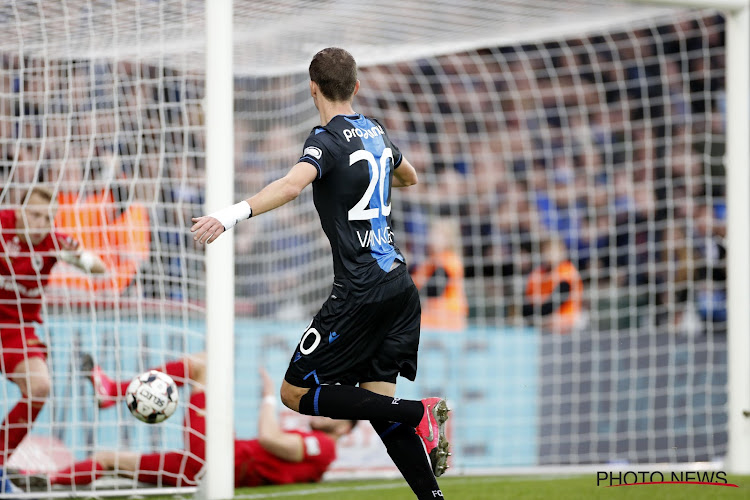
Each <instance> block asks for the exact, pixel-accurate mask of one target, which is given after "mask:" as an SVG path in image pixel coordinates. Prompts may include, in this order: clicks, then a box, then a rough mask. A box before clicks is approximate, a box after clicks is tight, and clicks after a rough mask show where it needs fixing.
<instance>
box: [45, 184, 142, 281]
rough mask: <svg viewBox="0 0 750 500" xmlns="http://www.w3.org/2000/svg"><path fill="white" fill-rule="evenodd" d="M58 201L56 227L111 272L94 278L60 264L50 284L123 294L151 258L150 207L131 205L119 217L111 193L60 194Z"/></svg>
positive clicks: (53, 273) (53, 272)
mask: <svg viewBox="0 0 750 500" xmlns="http://www.w3.org/2000/svg"><path fill="white" fill-rule="evenodd" d="M57 199H58V204H59V208H58V210H57V216H56V217H55V228H56V229H57V230H59V231H60V232H63V233H66V234H68V235H70V236H72V237H74V238H76V239H77V240H78V241H79V242H80V243H81V245H82V246H83V248H85V249H86V250H90V251H92V252H94V253H96V254H97V255H98V256H99V257H100V258H101V259H102V261H103V262H104V264H105V265H106V266H107V273H106V274H105V275H104V276H103V277H101V278H91V277H89V276H86V275H83V274H81V273H80V272H79V271H77V270H75V269H73V268H72V267H71V266H62V265H58V266H55V267H54V268H53V271H52V275H51V276H50V285H52V286H55V287H65V288H74V289H80V290H93V291H107V290H109V291H111V292H113V294H118V295H119V294H120V293H122V292H123V291H124V290H125V288H127V287H128V285H129V284H130V283H131V282H132V281H133V278H135V275H136V273H137V272H138V268H139V267H140V265H141V264H142V263H143V262H144V261H145V260H146V259H147V258H148V255H149V245H150V242H151V229H150V226H149V217H148V212H147V210H146V208H145V207H144V206H142V205H140V204H138V203H131V204H130V206H128V208H127V209H126V210H125V211H123V212H122V213H120V214H118V213H117V207H116V206H115V204H114V200H113V198H112V194H111V192H109V191H105V192H102V193H98V194H93V195H87V196H84V197H83V198H79V196H78V193H60V194H59V195H58V197H57Z"/></svg>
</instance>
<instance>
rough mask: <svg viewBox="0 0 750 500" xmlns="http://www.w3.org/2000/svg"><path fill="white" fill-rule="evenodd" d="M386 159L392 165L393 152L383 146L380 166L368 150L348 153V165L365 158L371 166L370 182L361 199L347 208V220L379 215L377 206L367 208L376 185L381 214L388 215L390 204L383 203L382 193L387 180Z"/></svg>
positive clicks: (373, 217)
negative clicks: (349, 208) (350, 207)
mask: <svg viewBox="0 0 750 500" xmlns="http://www.w3.org/2000/svg"><path fill="white" fill-rule="evenodd" d="M388 159H390V160H391V165H393V152H392V151H391V148H385V150H384V151H383V154H382V155H381V156H380V165H379V167H380V168H378V162H377V161H376V160H375V156H374V155H373V154H372V153H370V152H369V151H365V150H364V149H360V150H359V151H355V152H354V153H352V154H351V155H349V166H350V167H351V166H352V165H354V164H355V163H357V162H358V161H361V160H367V163H369V164H370V167H372V176H371V177H370V184H369V185H368V186H367V189H366V190H365V194H364V195H362V199H360V200H359V201H358V202H357V204H356V205H354V207H352V209H351V210H349V220H368V219H375V218H377V217H379V216H380V214H379V213H378V208H377V207H375V208H367V207H369V205H370V198H371V197H372V193H373V191H375V187H376V186H377V187H378V188H379V194H380V206H381V207H383V208H382V211H383V216H385V217H387V216H388V215H390V213H391V205H390V204H388V205H386V204H385V199H384V193H383V190H384V189H385V183H386V182H388V178H387V176H386V168H388ZM378 181H380V182H378Z"/></svg>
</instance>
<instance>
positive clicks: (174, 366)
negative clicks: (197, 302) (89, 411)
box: [80, 353, 206, 408]
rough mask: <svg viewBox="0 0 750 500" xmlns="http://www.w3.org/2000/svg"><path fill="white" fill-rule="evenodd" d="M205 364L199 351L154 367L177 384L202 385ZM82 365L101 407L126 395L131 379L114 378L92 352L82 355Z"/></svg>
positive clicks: (112, 404) (203, 357)
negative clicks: (94, 357)
mask: <svg viewBox="0 0 750 500" xmlns="http://www.w3.org/2000/svg"><path fill="white" fill-rule="evenodd" d="M205 364H206V361H205V354H204V353H198V354H190V355H188V356H185V357H183V358H180V359H178V360H175V361H170V362H169V363H165V364H164V365H161V366H158V367H155V368H154V369H155V370H158V371H160V372H162V373H166V374H167V375H169V376H170V377H172V379H173V380H174V381H175V384H177V386H183V385H185V384H186V383H189V382H197V383H198V384H201V385H202V384H204V382H205ZM80 366H81V371H82V372H84V373H88V378H89V380H90V381H91V384H92V386H93V387H94V394H95V395H96V399H97V403H98V405H99V408H109V407H111V406H114V405H115V403H116V402H117V400H118V399H120V398H122V397H123V396H124V395H125V392H126V391H127V388H128V385H130V380H114V379H112V378H111V377H109V376H108V375H107V374H106V373H105V372H104V370H102V368H101V367H100V366H99V365H97V364H96V363H94V359H93V358H92V357H91V355H90V354H88V353H84V354H82V355H81V359H80Z"/></svg>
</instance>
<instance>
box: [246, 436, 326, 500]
mask: <svg viewBox="0 0 750 500" xmlns="http://www.w3.org/2000/svg"><path fill="white" fill-rule="evenodd" d="M286 432H291V433H294V434H299V435H300V436H301V437H302V443H303V447H304V457H303V458H302V461H301V462H288V461H286V460H282V459H280V458H278V457H276V456H274V455H272V454H270V453H269V452H267V451H266V450H264V449H263V447H262V446H261V445H260V443H259V442H258V440H257V439H253V440H237V441H235V448H234V450H235V458H234V460H235V465H234V466H235V475H234V478H235V484H236V486H238V487H240V486H261V485H264V484H290V483H313V482H318V481H320V479H321V478H322V477H323V473H325V471H326V470H327V469H328V466H329V465H331V462H333V461H334V460H335V459H336V442H335V441H334V440H333V439H331V438H330V437H328V436H327V435H326V434H325V433H323V432H319V431H312V432H304V431H296V430H294V431H286Z"/></svg>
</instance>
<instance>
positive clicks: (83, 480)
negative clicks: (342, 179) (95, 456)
mask: <svg viewBox="0 0 750 500" xmlns="http://www.w3.org/2000/svg"><path fill="white" fill-rule="evenodd" d="M103 470H104V468H103V467H102V466H101V465H99V462H94V461H93V460H84V461H83V462H78V463H75V464H73V466H71V467H68V468H67V469H63V470H61V471H57V472H55V473H54V474H51V475H50V477H49V481H50V483H51V484H62V485H65V486H72V485H74V484H75V485H81V484H90V483H93V482H94V481H95V480H97V479H99V478H100V477H102V471H103Z"/></svg>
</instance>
